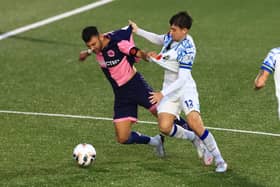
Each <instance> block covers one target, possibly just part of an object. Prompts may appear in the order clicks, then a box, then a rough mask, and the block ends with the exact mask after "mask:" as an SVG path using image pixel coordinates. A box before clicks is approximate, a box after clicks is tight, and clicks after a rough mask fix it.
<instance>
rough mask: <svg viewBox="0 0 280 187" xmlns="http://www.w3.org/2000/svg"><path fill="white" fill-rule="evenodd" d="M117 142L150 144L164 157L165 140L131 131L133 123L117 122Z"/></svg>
mask: <svg viewBox="0 0 280 187" xmlns="http://www.w3.org/2000/svg"><path fill="white" fill-rule="evenodd" d="M115 132H116V137H117V141H118V142H119V143H121V144H149V145H151V146H154V147H155V149H156V151H157V154H158V156H161V157H162V156H164V149H163V140H162V139H161V136H160V135H157V136H154V137H150V136H147V135H144V134H141V133H139V132H136V131H132V130H131V121H130V120H124V121H118V122H115Z"/></svg>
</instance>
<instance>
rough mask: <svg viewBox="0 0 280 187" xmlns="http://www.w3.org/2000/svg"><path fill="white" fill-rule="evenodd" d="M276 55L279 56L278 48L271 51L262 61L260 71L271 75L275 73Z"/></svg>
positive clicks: (279, 50) (279, 49) (279, 48)
mask: <svg viewBox="0 0 280 187" xmlns="http://www.w3.org/2000/svg"><path fill="white" fill-rule="evenodd" d="M278 55H280V47H277V48H273V49H271V50H270V51H269V53H268V54H267V56H266V58H265V59H264V61H263V63H262V65H261V69H262V70H265V71H267V72H269V73H273V72H274V71H275V65H276V56H278Z"/></svg>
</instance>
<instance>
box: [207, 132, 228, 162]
mask: <svg viewBox="0 0 280 187" xmlns="http://www.w3.org/2000/svg"><path fill="white" fill-rule="evenodd" d="M203 143H204V144H205V146H206V148H207V149H208V151H210V152H211V153H212V154H213V156H214V158H215V163H216V164H217V163H219V162H224V159H223V157H222V155H221V152H220V150H219V148H218V146H217V143H216V141H215V138H214V136H213V135H212V134H211V132H209V133H208V135H207V136H206V138H205V139H204V140H203Z"/></svg>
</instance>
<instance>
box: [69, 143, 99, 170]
mask: <svg viewBox="0 0 280 187" xmlns="http://www.w3.org/2000/svg"><path fill="white" fill-rule="evenodd" d="M73 158H74V159H75V160H76V161H77V163H78V165H79V166H82V167H86V166H89V165H90V164H92V163H94V161H95V158H96V150H95V148H94V147H93V146H92V145H91V144H87V143H83V144H78V145H77V146H76V147H75V148H74V150H73Z"/></svg>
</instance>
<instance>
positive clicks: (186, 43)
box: [181, 35, 195, 48]
mask: <svg viewBox="0 0 280 187" xmlns="http://www.w3.org/2000/svg"><path fill="white" fill-rule="evenodd" d="M181 45H182V47H184V48H195V44H194V41H193V38H192V37H191V35H187V36H186V38H185V39H184V40H183V41H182V42H181Z"/></svg>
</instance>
